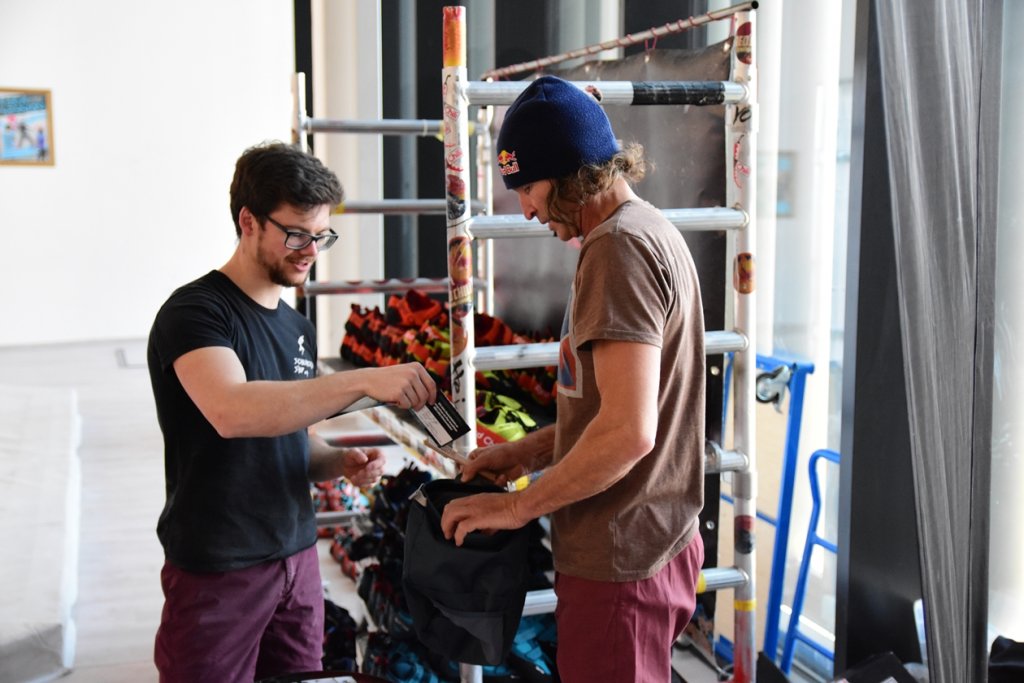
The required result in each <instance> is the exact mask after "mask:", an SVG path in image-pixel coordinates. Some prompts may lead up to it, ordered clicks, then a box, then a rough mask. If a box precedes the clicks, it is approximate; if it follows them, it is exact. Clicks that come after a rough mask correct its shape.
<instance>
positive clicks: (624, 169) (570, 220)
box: [547, 142, 650, 230]
mask: <svg viewBox="0 0 1024 683" xmlns="http://www.w3.org/2000/svg"><path fill="white" fill-rule="evenodd" d="M649 165H650V162H648V161H647V160H646V159H645V158H644V148H643V145H641V144H640V143H638V142H631V143H628V144H626V145H625V146H623V148H622V149H621V150H620V151H618V152H616V153H615V155H614V156H613V157H612V158H611V159H609V160H608V161H606V162H604V163H603V164H588V165H585V166H581V167H580V169H579V170H578V171H576V172H575V173H570V174H569V175H567V176H563V177H562V178H555V179H553V180H552V181H551V193H550V194H549V195H548V206H547V208H548V215H549V216H550V217H551V219H552V220H555V221H557V222H559V223H562V224H563V225H569V226H572V227H573V228H576V229H577V230H578V229H579V227H580V226H579V225H577V221H576V218H575V216H576V211H574V210H573V209H575V208H578V207H580V206H582V205H583V204H585V203H586V202H587V200H588V199H590V198H591V197H593V196H594V195H596V194H599V193H601V192H603V191H605V190H607V189H608V188H609V187H611V186H612V183H613V182H615V180H616V179H618V178H625V179H626V181H627V182H629V183H630V184H631V185H632V184H634V183H637V182H639V181H641V180H643V177H644V176H645V175H646V174H647V168H648V166H649Z"/></svg>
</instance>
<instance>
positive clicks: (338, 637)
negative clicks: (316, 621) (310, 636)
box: [321, 599, 359, 671]
mask: <svg viewBox="0 0 1024 683" xmlns="http://www.w3.org/2000/svg"><path fill="white" fill-rule="evenodd" d="M358 630H359V629H358V625H357V624H356V622H355V619H353V618H352V615H350V614H349V613H348V610H346V609H345V608H344V607H340V606H339V605H337V604H335V603H333V602H331V601H330V600H327V599H325V600H324V654H323V658H322V660H321V661H322V662H323V667H324V669H328V670H330V669H338V670H344V671H354V670H355V668H356V634H357V632H358Z"/></svg>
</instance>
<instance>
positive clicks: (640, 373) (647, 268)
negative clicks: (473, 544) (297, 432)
mask: <svg viewBox="0 0 1024 683" xmlns="http://www.w3.org/2000/svg"><path fill="white" fill-rule="evenodd" d="M498 152H499V153H498V157H497V161H498V166H499V170H500V171H501V174H502V178H503V179H504V182H505V186H506V187H507V188H509V189H511V190H514V191H515V192H516V194H517V195H518V196H519V202H520V206H521V208H522V211H523V214H524V215H525V216H526V217H527V218H536V219H537V220H538V221H540V222H541V223H543V224H545V225H547V226H548V228H550V229H551V231H552V232H553V233H554V234H555V235H556V236H557V237H558V238H559V239H560V240H562V241H569V240H571V239H573V238H579V239H580V240H581V241H582V247H581V249H580V255H579V261H578V263H577V266H576V275H575V278H574V281H573V285H572V291H571V292H570V299H569V304H568V307H567V310H566V315H565V322H564V323H563V329H562V337H561V353H560V358H559V367H558V411H557V414H558V418H557V422H556V424H555V425H553V426H551V427H548V428H545V429H542V430H539V431H536V432H532V433H531V434H529V435H527V436H526V437H525V438H523V439H520V440H518V441H514V442H508V443H503V444H499V445H496V446H490V447H487V448H481V449H477V450H476V451H474V452H473V453H472V454H471V455H470V457H471V459H472V460H471V462H470V463H469V464H468V465H467V466H465V467H464V468H463V472H462V476H463V479H465V480H470V479H472V478H474V477H475V476H476V475H477V474H479V473H481V472H488V473H491V474H493V475H496V476H497V481H498V483H499V484H500V483H503V482H505V481H507V480H512V479H515V478H518V477H520V476H522V475H523V474H526V473H529V472H536V471H540V470H543V471H544V472H543V475H542V476H540V477H538V478H537V479H536V480H535V481H534V482H533V483H531V484H530V485H529V486H528V487H527V488H525V489H524V490H522V491H519V492H516V493H497V494H480V495H476V496H471V497H467V498H462V499H459V500H457V501H453V502H452V503H449V504H448V506H447V507H446V508H445V511H444V517H443V520H442V525H443V528H444V531H445V535H446V536H447V537H449V538H454V540H455V542H456V543H457V544H460V545H461V543H462V542H463V540H464V539H465V537H466V534H468V533H469V532H471V531H475V530H495V529H513V528H518V527H521V526H523V525H524V524H526V523H527V522H528V521H530V520H531V519H534V518H536V517H540V516H542V515H550V516H551V537H552V550H553V554H554V560H555V571H556V578H555V592H556V594H557V596H558V608H557V610H556V612H555V616H556V618H557V621H558V662H557V665H558V671H559V675H560V676H561V679H562V680H563V681H565V682H566V683H574V682H576V681H594V680H606V681H616V682H617V683H618V682H622V681H643V682H645V683H646V682H649V681H669V680H670V679H671V671H670V668H671V653H672V644H673V643H674V642H675V640H676V638H677V637H678V636H679V634H680V633H681V632H682V630H683V628H684V627H685V626H686V624H687V623H688V622H689V620H690V617H691V616H692V614H693V610H694V606H695V599H696V596H695V587H696V582H697V578H698V575H699V572H700V567H701V564H702V563H703V559H704V547H703V544H702V542H701V538H700V534H699V533H698V520H697V515H698V513H699V512H700V510H701V508H702V506H703V502H704V501H703V490H704V382H705V378H704V318H703V312H702V309H701V296H700V289H699V283H698V281H697V272H696V269H695V267H694V264H693V259H692V257H691V256H690V252H689V249H688V248H687V246H686V243H685V241H684V240H683V238H682V236H681V235H680V233H679V231H678V230H677V229H676V228H675V227H674V226H673V225H672V224H671V223H669V222H668V221H667V220H666V219H665V218H664V217H663V216H662V215H661V213H660V212H659V211H658V210H657V209H655V208H654V207H653V206H651V205H650V204H648V203H646V202H644V201H643V200H641V199H640V198H639V197H638V196H637V195H636V194H635V193H634V191H633V189H632V187H631V183H635V182H636V181H638V180H640V179H641V178H642V177H643V176H644V173H645V164H644V160H643V150H642V148H641V147H640V146H639V145H636V144H629V145H626V146H624V147H620V145H619V143H618V141H617V140H616V138H615V135H614V134H613V132H612V129H611V124H610V123H609V121H608V117H607V116H606V115H605V113H604V111H603V110H602V109H601V107H600V106H599V105H598V104H597V102H596V101H595V100H594V99H593V98H592V97H591V96H590V95H588V94H587V93H585V92H583V91H582V90H580V89H578V88H577V87H576V86H574V85H572V84H570V83H567V82H565V81H563V80H560V79H557V78H554V77H551V76H545V77H542V78H539V79H537V80H536V81H534V82H533V83H532V84H531V85H530V86H529V87H528V88H527V89H526V90H525V91H524V92H523V93H522V94H521V95H520V96H519V97H518V98H517V99H516V101H515V102H514V103H513V104H512V106H511V107H510V108H509V110H508V113H507V114H506V116H505V121H504V123H503V125H502V127H501V132H500V133H499V135H498Z"/></svg>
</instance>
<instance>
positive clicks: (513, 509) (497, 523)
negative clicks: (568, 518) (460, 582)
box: [441, 493, 530, 545]
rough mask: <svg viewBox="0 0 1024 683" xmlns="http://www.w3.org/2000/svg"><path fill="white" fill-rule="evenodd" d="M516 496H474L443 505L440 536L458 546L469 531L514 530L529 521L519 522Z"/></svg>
mask: <svg viewBox="0 0 1024 683" xmlns="http://www.w3.org/2000/svg"><path fill="white" fill-rule="evenodd" d="M519 496H520V494H518V493H478V494H476V495H474V496H466V497H464V498H456V499H455V500H453V501H450V502H449V503H448V504H447V505H445V506H444V513H443V514H442V515H441V529H442V531H444V537H445V538H447V539H452V538H454V539H455V545H462V543H463V541H465V540H466V534H468V533H469V532H471V531H496V530H498V529H518V528H519V527H521V526H523V525H524V524H526V523H527V522H528V521H530V520H529V519H520V518H519V516H518V511H517V505H516V503H517V501H518V499H519Z"/></svg>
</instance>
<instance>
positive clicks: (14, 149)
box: [0, 88, 54, 166]
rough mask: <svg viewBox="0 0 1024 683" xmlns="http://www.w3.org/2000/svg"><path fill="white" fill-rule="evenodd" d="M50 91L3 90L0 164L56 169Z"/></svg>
mask: <svg viewBox="0 0 1024 683" xmlns="http://www.w3.org/2000/svg"><path fill="white" fill-rule="evenodd" d="M53 158H54V157H53V107H52V105H51V104H50V91H49V90H27V89H17V88H0V164H18V165H25V166H53Z"/></svg>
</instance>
